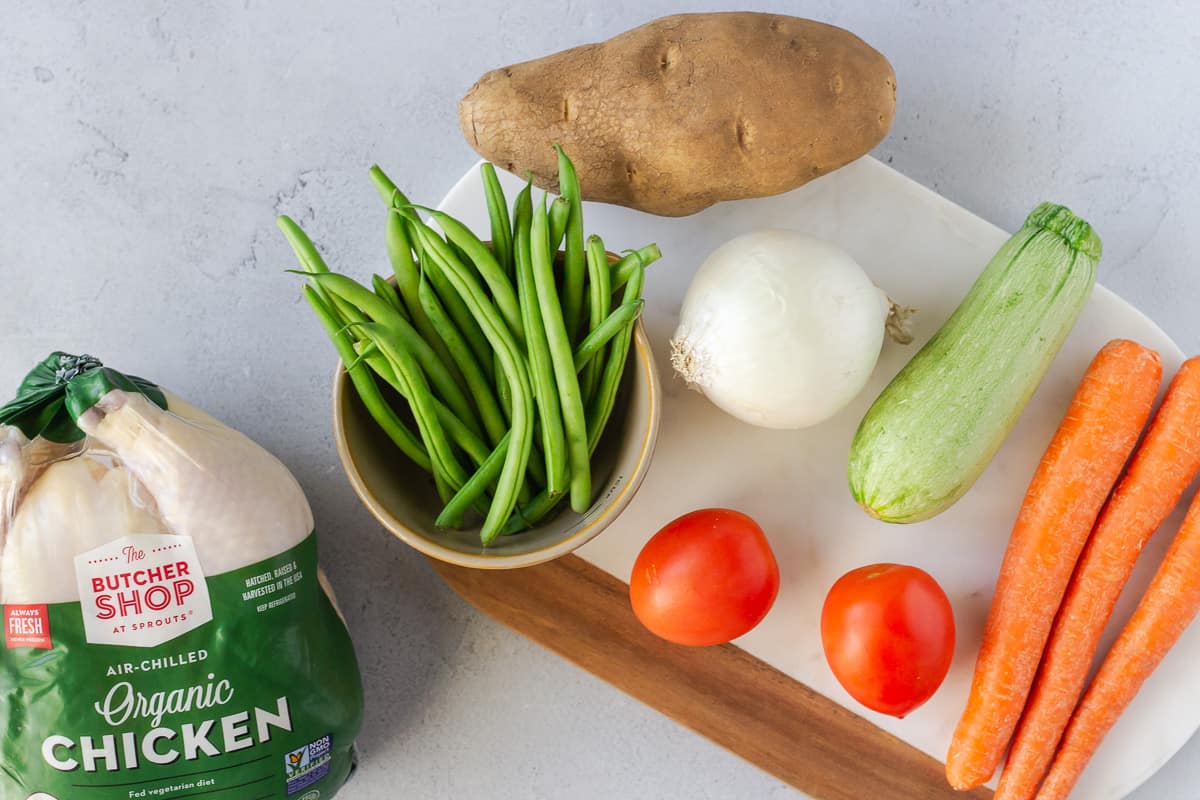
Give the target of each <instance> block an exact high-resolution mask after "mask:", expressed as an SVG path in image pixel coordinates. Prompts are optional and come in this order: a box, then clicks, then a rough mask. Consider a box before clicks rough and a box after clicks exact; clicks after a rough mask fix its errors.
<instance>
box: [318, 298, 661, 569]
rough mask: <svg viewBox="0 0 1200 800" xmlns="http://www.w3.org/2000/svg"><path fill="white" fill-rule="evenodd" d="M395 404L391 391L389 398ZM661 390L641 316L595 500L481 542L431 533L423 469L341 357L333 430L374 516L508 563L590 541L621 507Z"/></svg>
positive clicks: (402, 532)
mask: <svg viewBox="0 0 1200 800" xmlns="http://www.w3.org/2000/svg"><path fill="white" fill-rule="evenodd" d="M395 399H396V400H397V401H399V402H403V401H400V400H399V398H395ZM661 407H662V398H661V387H660V385H659V379H658V371H657V369H656V368H655V366H654V358H653V355H652V354H651V352H650V344H649V340H648V339H647V337H646V331H645V328H644V327H643V325H642V322H641V320H639V321H638V322H637V324H636V326H635V329H634V337H633V341H632V343H631V347H630V350H629V358H628V360H627V362H626V365H625V374H624V376H623V378H622V382H621V388H620V391H619V393H618V395H617V401H616V405H615V406H614V408H613V412H612V416H611V417H610V419H609V423H608V427H607V428H606V430H605V432H604V436H603V438H602V439H601V441H600V444H599V445H598V447H597V448H596V453H595V456H594V457H593V460H592V464H593V475H599V476H600V480H599V481H598V482H597V483H596V484H595V485H594V486H593V496H594V497H595V500H594V501H593V503H592V506H591V508H589V509H588V511H587V513H585V514H576V513H574V512H572V511H571V510H569V509H566V503H565V502H564V503H563V508H564V509H566V510H564V511H562V512H561V513H559V514H558V515H557V516H555V517H553V518H551V519H549V520H547V521H546V522H543V523H542V524H540V525H538V526H536V527H534V528H531V529H529V530H528V531H526V532H524V533H521V534H517V535H514V536H501V537H499V538H498V539H497V540H496V541H495V542H494V543H492V544H491V545H490V546H488V547H483V546H482V545H481V544H480V542H479V531H478V528H470V529H464V530H458V531H455V530H439V529H438V528H436V527H435V526H434V519H435V518H436V516H437V514H438V512H439V511H440V510H441V507H442V504H441V501H440V499H439V498H438V495H437V492H436V490H435V487H434V485H433V481H432V479H431V478H430V477H429V475H428V474H427V473H425V472H423V471H422V470H421V469H420V468H419V467H417V466H415V465H414V464H412V463H411V462H410V461H409V460H408V459H407V458H406V457H405V456H404V454H403V453H401V452H400V451H399V450H398V449H397V448H396V446H395V445H394V444H392V442H391V440H390V439H388V437H387V436H386V435H385V434H384V433H383V431H382V430H380V429H379V427H378V426H377V425H376V424H375V421H374V420H373V419H372V418H371V416H370V414H369V413H368V412H367V410H366V408H364V406H363V405H362V402H361V401H360V400H359V398H358V394H357V393H356V392H355V391H354V387H353V384H352V383H351V381H350V380H349V378H348V377H347V376H346V373H345V370H343V369H342V365H341V363H340V362H339V363H338V368H337V372H336V374H335V377H334V381H333V434H334V440H335V442H336V444H337V450H338V455H339V457H340V458H341V461H342V467H343V469H344V470H345V472H346V475H347V477H348V478H349V479H350V484H351V485H352V486H353V487H354V491H355V493H357V494H358V497H359V499H360V500H362V502H363V504H364V505H366V507H367V508H368V509H369V510H370V511H371V513H372V514H374V515H375V518H376V519H378V520H379V522H380V523H381V524H382V525H383V526H384V527H385V528H387V529H388V530H389V531H391V532H392V533H393V534H394V535H396V536H397V537H399V538H400V539H402V540H403V541H404V542H406V543H407V544H409V545H411V546H413V547H415V548H416V549H417V550H419V551H421V552H422V553H424V554H425V555H427V556H430V557H431V558H436V559H439V560H441V561H446V562H449V563H451V564H458V565H460V566H465V567H477V568H481V569H514V568H517V567H526V566H531V565H533V564H539V563H542V562H544V561H549V560H551V559H554V558H558V557H559V556H562V555H565V554H567V553H569V552H571V551H572V550H574V549H576V548H577V547H579V546H581V545H582V544H584V543H585V542H587V541H588V540H590V539H592V538H593V537H595V536H596V535H598V534H599V533H600V532H601V531H603V530H604V528H605V527H607V526H608V525H609V524H611V523H612V521H613V520H614V519H616V518H617V515H618V514H620V513H621V511H622V510H623V509H624V508H625V507H626V506H627V505H629V501H630V500H632V499H633V495H634V493H635V492H636V491H637V489H638V487H639V486H640V485H641V483H642V480H643V478H645V476H646V470H647V469H648V467H649V466H650V458H651V455H652V454H653V452H654V443H655V440H656V439H657V436H658V426H659V414H660V410H661Z"/></svg>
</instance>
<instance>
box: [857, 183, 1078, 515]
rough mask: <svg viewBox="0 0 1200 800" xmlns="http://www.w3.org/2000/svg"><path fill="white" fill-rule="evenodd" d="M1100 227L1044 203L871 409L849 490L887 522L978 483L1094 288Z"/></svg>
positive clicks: (923, 511)
mask: <svg viewBox="0 0 1200 800" xmlns="http://www.w3.org/2000/svg"><path fill="white" fill-rule="evenodd" d="M1100 252H1101V246H1100V237H1099V236H1097V235H1096V233H1095V231H1093V230H1092V226H1091V225H1089V224H1088V223H1086V222H1084V221H1083V220H1082V219H1080V218H1079V217H1077V216H1075V215H1074V214H1072V213H1071V211H1070V210H1068V209H1067V208H1065V207H1063V206H1059V205H1054V204H1052V203H1042V204H1041V205H1040V206H1038V207H1037V208H1036V209H1034V211H1033V213H1031V214H1030V215H1029V218H1028V219H1026V220H1025V224H1024V226H1023V227H1022V228H1021V230H1019V231H1017V233H1016V234H1015V235H1014V236H1013V237H1012V238H1011V239H1009V240H1008V241H1007V242H1006V243H1005V244H1004V246H1003V247H1001V248H1000V250H999V252H997V253H996V255H995V256H993V257H992V260H991V261H990V262H989V263H988V265H987V266H986V267H985V268H984V270H983V273H982V274H981V275H980V276H979V278H978V279H977V280H976V281H975V284H974V285H973V286H972V287H971V289H970V291H968V292H967V295H966V297H964V298H963V301H962V303H960V304H959V306H958V308H957V309H955V311H954V313H953V314H952V315H951V316H950V319H948V320H947V321H946V323H945V324H944V325H942V327H941V329H940V330H938V332H937V333H936V334H934V336H933V338H932V339H930V340H929V342H928V343H927V344H926V345H925V346H924V347H922V348H921V350H920V352H918V353H917V354H916V355H915V356H913V358H912V360H911V361H909V362H908V364H907V365H906V366H905V367H904V369H902V370H901V371H900V373H899V374H898V375H896V377H895V378H893V379H892V382H891V383H889V384H888V386H887V388H885V389H884V390H883V392H882V393H881V394H880V395H879V397H878V398H877V399H876V400H875V402H874V404H872V406H871V408H870V409H869V410H868V411H867V414H866V416H865V417H863V420H862V422H861V423H860V424H859V427H858V431H857V433H855V435H854V441H853V443H852V444H851V446H850V467H849V478H850V491H851V493H852V494H853V495H854V499H855V500H856V501H857V502H858V504H859V505H861V506H862V507H863V508H864V509H865V510H866V511H867V513H868V514H870V515H871V516H873V517H876V518H877V519H881V520H884V521H885V522H918V521H920V520H923V519H928V518H930V517H932V516H934V515H936V514H940V513H941V512H942V511H945V510H946V509H947V508H949V507H950V506H951V505H953V504H954V502H955V501H956V500H958V498H960V497H962V495H963V494H964V493H965V492H966V491H967V490H968V489H970V488H971V485H972V484H973V483H974V482H975V480H976V479H977V478H978V477H979V475H980V474H981V473H982V472H983V470H984V468H985V467H986V466H987V465H988V462H989V461H991V460H992V456H994V455H995V454H996V451H997V450H998V449H999V448H1000V445H1001V444H1002V443H1003V442H1004V439H1005V437H1006V436H1008V433H1009V431H1011V430H1012V427H1013V425H1014V424H1015V423H1016V421H1017V417H1018V416H1020V414H1021V411H1022V409H1024V408H1025V405H1026V404H1027V403H1028V402H1029V398H1030V397H1031V396H1032V395H1033V392H1034V390H1035V389H1037V386H1038V384H1039V383H1041V380H1042V376H1044V375H1045V374H1046V370H1047V369H1048V368H1049V366H1050V362H1051V361H1052V360H1053V359H1054V356H1055V354H1056V353H1057V352H1058V350H1059V347H1061V346H1062V343H1063V340H1064V339H1066V337H1067V334H1068V333H1069V332H1070V331H1071V328H1072V327H1074V325H1075V321H1076V319H1078V317H1079V313H1080V312H1081V311H1082V310H1083V306H1084V305H1085V304H1086V303H1087V300H1088V297H1089V296H1090V295H1091V292H1092V286H1093V285H1094V284H1095V281H1096V262H1097V261H1099V260H1100Z"/></svg>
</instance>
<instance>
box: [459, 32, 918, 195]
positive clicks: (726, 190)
mask: <svg viewBox="0 0 1200 800" xmlns="http://www.w3.org/2000/svg"><path fill="white" fill-rule="evenodd" d="M895 108H896V76H895V73H894V72H893V70H892V66H891V64H889V63H888V61H887V59H886V58H884V57H883V56H882V55H881V54H880V53H879V52H877V51H876V50H874V49H873V48H872V47H871V46H870V45H868V44H867V43H866V42H864V41H863V40H862V39H859V38H858V37H857V36H855V35H854V34H852V33H850V32H849V31H845V30H843V29H841V28H837V27H834V26H832V25H826V24H823V23H820V22H814V21H812V20H806V19H800V18H798V17H789V16H781V15H776V14H760V13H753V12H725V13H716V14H677V15H674V16H670V17H663V18H661V19H657V20H654V21H653V22H650V23H647V24H645V25H642V26H641V27H638V28H634V29H633V30H630V31H627V32H625V33H622V34H620V35H618V36H615V37H613V38H612V39H609V40H608V41H606V42H602V43H599V44H588V45H583V46H581V47H575V48H572V49H570V50H564V51H562V52H560V53H555V54H553V55H549V56H546V57H544V58H539V59H536V60H534V61H526V62H524V63H521V64H514V65H513V66H511V67H506V68H504V69H497V70H493V71H491V72H489V73H487V74H486V75H484V76H483V77H482V78H480V79H479V81H478V82H476V84H475V85H474V86H473V87H472V88H471V90H470V91H469V92H467V94H466V96H465V97H463V99H462V101H461V102H460V103H459V106H458V119H459V125H460V126H461V127H462V130H463V133H464V135H465V136H466V137H467V141H468V142H470V143H471V145H472V146H473V147H474V148H475V150H477V151H478V152H479V154H480V155H482V156H483V157H484V158H486V159H488V160H489V161H492V162H494V163H495V164H496V165H497V166H500V167H503V168H504V169H507V170H508V171H510V172H514V173H516V174H518V175H522V176H524V174H525V173H526V172H529V173H532V175H533V181H534V183H535V184H537V185H538V186H540V187H542V188H546V189H556V188H557V184H558V162H557V156H556V154H555V152H554V150H553V149H552V148H551V144H553V143H558V144H561V145H562V147H563V149H564V150H565V151H566V153H567V155H568V156H570V157H571V160H572V162H573V163H574V164H575V169H576V171H577V172H578V173H579V181H580V184H581V186H582V190H583V196H584V198H585V199H588V200H598V201H601V202H605V203H616V204H618V205H623V206H629V207H630V208H636V209H639V210H641V211H648V212H650V213H652V214H659V215H663V216H672V217H677V216H686V215H688V214H694V213H696V212H697V211H700V210H702V209H705V208H707V207H708V206H710V205H712V204H713V203H716V202H718V201H721V200H736V199H740V198H745V197H762V196H765V195H772V194H778V193H780V192H785V191H788V190H789V189H794V188H796V187H797V186H800V185H802V184H804V183H807V182H808V181H810V180H812V179H813V178H816V177H818V176H820V175H824V174H825V173H827V172H830V171H832V170H835V169H837V168H838V167H840V166H842V165H844V164H847V163H849V162H850V161H853V160H854V159H856V158H858V157H859V156H862V155H864V154H865V153H867V152H868V151H869V150H871V148H873V147H874V146H875V145H876V144H878V143H879V142H880V140H882V139H883V137H884V136H885V135H886V134H887V131H888V128H890V127H891V124H892V118H893V116H894V114H895Z"/></svg>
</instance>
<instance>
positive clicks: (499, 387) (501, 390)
mask: <svg viewBox="0 0 1200 800" xmlns="http://www.w3.org/2000/svg"><path fill="white" fill-rule="evenodd" d="M492 367H493V371H494V372H495V374H497V375H499V374H501V373H502V372H503V371H502V370H501V369H500V356H498V355H497V354H495V353H492ZM496 397H497V398H499V400H500V408H502V409H504V418H505V419H506V420H512V392H511V391H510V390H509V388H508V381H505V380H499V381H496Z"/></svg>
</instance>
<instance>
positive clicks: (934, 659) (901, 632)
mask: <svg viewBox="0 0 1200 800" xmlns="http://www.w3.org/2000/svg"><path fill="white" fill-rule="evenodd" d="M821 643H822V645H823V646H824V647H825V659H826V660H827V661H828V662H829V666H830V668H831V669H832V670H833V674H834V676H835V677H837V679H838V682H839V683H841V684H842V686H843V687H844V688H845V689H846V691H847V692H849V693H850V694H851V696H853V697H854V699H855V700H857V701H858V702H860V703H862V704H863V705H864V706H866V707H867V708H870V709H873V710H875V711H879V712H881V713H884V714H891V715H892V716H893V717H903V716H904V715H905V714H907V713H908V712H910V711H912V710H913V709H914V708H916V707H918V706H920V705H921V704H922V703H924V702H925V701H926V700H928V699H929V698H930V697H932V696H933V693H934V692H936V691H937V689H938V687H939V686H941V685H942V681H943V680H944V679H945V678H946V673H947V672H948V671H949V669H950V662H951V660H952V659H953V657H954V612H953V610H952V609H951V608H950V600H949V599H948V598H947V597H946V593H945V592H943V591H942V587H940V586H938V584H937V581H935V580H934V579H933V578H931V577H930V576H929V574H928V573H926V572H924V571H922V570H919V569H917V568H916V567H906V566H902V565H900V564H873V565H871V566H869V567H860V568H859V569H856V570H853V571H851V572H847V573H846V574H845V575H843V576H842V577H841V578H839V579H838V581H837V583H835V584H834V585H833V588H832V589H830V590H829V594H828V595H827V596H826V597H825V607H824V608H822V609H821Z"/></svg>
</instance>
